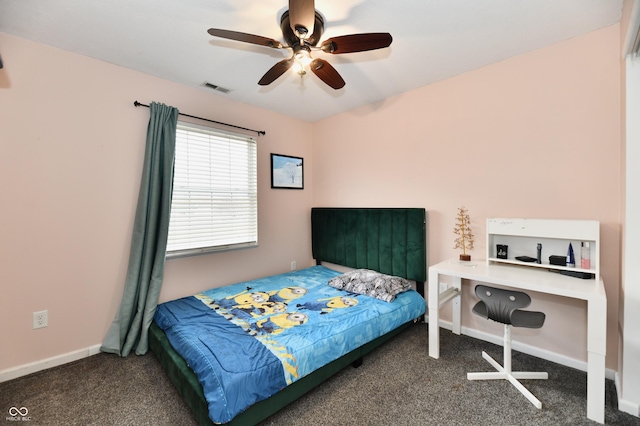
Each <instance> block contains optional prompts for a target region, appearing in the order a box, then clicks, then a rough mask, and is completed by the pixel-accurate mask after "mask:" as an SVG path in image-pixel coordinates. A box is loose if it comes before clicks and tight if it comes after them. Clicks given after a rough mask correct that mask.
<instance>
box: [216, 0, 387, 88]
mask: <svg viewBox="0 0 640 426" xmlns="http://www.w3.org/2000/svg"><path fill="white" fill-rule="evenodd" d="M280 29H281V30H282V36H283V38H284V40H285V43H286V44H283V43H281V42H279V41H278V40H274V39H272V38H268V37H262V36H257V35H253V34H247V33H241V32H238V31H230V30H222V29H218V28H210V29H209V30H208V33H209V34H211V35H212V36H214V37H221V38H226V39H230V40H236V41H242V42H244V43H251V44H257V45H260V46H266V47H271V48H274V49H291V50H292V51H293V54H292V55H291V57H290V58H289V59H284V60H282V61H280V62H278V63H277V64H275V65H274V66H273V67H271V69H269V71H267V72H266V74H265V75H263V76H262V78H261V79H260V81H258V84H259V85H261V86H266V85H268V84H271V83H273V82H274V81H275V80H276V79H277V78H278V77H280V76H281V75H282V74H284V73H285V72H286V71H287V70H288V69H289V68H291V67H293V66H294V65H296V64H297V65H299V66H300V69H299V70H298V74H300V75H301V76H302V75H304V74H305V70H304V65H307V64H308V66H309V68H310V69H311V71H312V72H313V73H314V74H315V75H317V76H318V77H319V78H320V80H322V81H323V82H325V83H326V84H328V85H329V86H331V87H332V88H334V89H336V90H337V89H341V88H342V87H344V85H345V82H344V80H343V79H342V77H341V76H340V74H338V71H336V69H335V68H334V67H333V66H331V64H329V62H327V61H325V60H324V59H320V58H315V59H314V58H312V57H311V51H322V52H325V53H332V54H341V53H352V52H364V51H366V50H375V49H381V48H384V47H388V46H389V45H391V41H392V40H393V39H392V38H391V34H389V33H363V34H350V35H344V36H338V37H333V38H330V39H328V40H325V41H323V42H322V43H320V45H319V46H318V43H319V41H320V37H321V36H322V33H323V32H324V19H323V18H322V16H321V15H320V14H319V13H318V12H316V10H315V5H314V0H289V10H288V11H286V12H284V13H283V14H282V18H281V19H280Z"/></svg>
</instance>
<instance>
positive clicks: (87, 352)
mask: <svg viewBox="0 0 640 426" xmlns="http://www.w3.org/2000/svg"><path fill="white" fill-rule="evenodd" d="M100 346H101V345H100V344H98V345H93V346H90V347H88V348H84V349H80V350H77V351H73V352H67V353H65V354H62V355H57V356H54V357H51V358H47V359H43V360H40V361H35V362H30V363H29V364H24V365H19V366H17V367H12V368H7V369H6V370H0V383H2V382H6V381H9V380H13V379H17V378H18V377H22V376H26V375H28V374H32V373H36V372H38V371H42V370H46V369H48V368H52V367H57V366H59V365H62V364H67V363H69V362H73V361H77V360H79V359H82V358H86V357H88V356H91V355H95V354H97V353H98V352H100Z"/></svg>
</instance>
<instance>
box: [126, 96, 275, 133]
mask: <svg viewBox="0 0 640 426" xmlns="http://www.w3.org/2000/svg"><path fill="white" fill-rule="evenodd" d="M133 105H134V106H137V107H139V106H143V107H147V108H149V105H145V104H142V103H140V102H138V101H133ZM178 114H179V115H182V116H185V117H190V118H195V119H196V120H202V121H208V122H210V123H216V124H222V125H223V126H229V127H234V128H236V129H241V130H248V131H250V132H255V133H257V134H258V136H260V135H266V134H267V132H265V131H264V130H253V129H247V128H246V127H240V126H234V125H233V124H228V123H222V122H220V121H214V120H209V119H208V118H202V117H196V116H195V115H189V114H183V113H181V112H178Z"/></svg>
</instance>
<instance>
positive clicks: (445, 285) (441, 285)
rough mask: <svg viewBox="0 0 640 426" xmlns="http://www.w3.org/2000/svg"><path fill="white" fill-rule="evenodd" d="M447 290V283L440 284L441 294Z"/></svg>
mask: <svg viewBox="0 0 640 426" xmlns="http://www.w3.org/2000/svg"><path fill="white" fill-rule="evenodd" d="M446 290H447V283H440V293H442V292H443V291H446Z"/></svg>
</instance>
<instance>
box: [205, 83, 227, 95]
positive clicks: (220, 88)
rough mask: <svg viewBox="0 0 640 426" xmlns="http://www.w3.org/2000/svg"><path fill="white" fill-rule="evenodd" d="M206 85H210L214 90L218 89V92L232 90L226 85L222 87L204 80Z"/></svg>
mask: <svg viewBox="0 0 640 426" xmlns="http://www.w3.org/2000/svg"><path fill="white" fill-rule="evenodd" d="M204 85H205V87H208V88H209V89H213V90H217V91H218V92H222V93H229V92H230V91H231V90H230V89H227V88H226V87H222V86H218V85H215V84H211V83H208V82H206V81H205V82H204Z"/></svg>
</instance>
